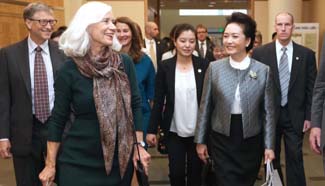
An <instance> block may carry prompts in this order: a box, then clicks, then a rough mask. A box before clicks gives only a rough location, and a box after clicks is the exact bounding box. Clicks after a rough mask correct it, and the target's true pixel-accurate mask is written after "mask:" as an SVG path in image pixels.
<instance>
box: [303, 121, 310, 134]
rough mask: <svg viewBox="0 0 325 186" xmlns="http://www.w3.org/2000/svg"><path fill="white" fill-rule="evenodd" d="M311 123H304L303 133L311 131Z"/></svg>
mask: <svg viewBox="0 0 325 186" xmlns="http://www.w3.org/2000/svg"><path fill="white" fill-rule="evenodd" d="M310 126H311V123H310V121H308V120H305V121H304V128H303V129H302V132H307V131H308V130H309V129H310Z"/></svg>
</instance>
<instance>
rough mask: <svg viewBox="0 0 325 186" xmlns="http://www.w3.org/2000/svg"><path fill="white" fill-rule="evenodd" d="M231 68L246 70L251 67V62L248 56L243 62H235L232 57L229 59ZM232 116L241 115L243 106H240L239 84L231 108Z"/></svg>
mask: <svg viewBox="0 0 325 186" xmlns="http://www.w3.org/2000/svg"><path fill="white" fill-rule="evenodd" d="M229 62H230V66H231V67H232V68H234V69H238V70H245V69H247V68H248V67H249V65H250V63H251V60H250V58H249V57H248V56H246V57H245V58H244V59H243V60H242V61H241V62H237V61H234V60H233V59H232V58H231V57H229ZM231 113H232V114H241V113H242V109H241V104H240V91H239V83H238V85H237V88H236V93H235V99H234V102H233V103H232V106H231Z"/></svg>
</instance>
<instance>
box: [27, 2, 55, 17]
mask: <svg viewBox="0 0 325 186" xmlns="http://www.w3.org/2000/svg"><path fill="white" fill-rule="evenodd" d="M40 11H44V12H47V13H49V14H53V9H52V8H51V7H49V6H48V5H47V4H45V3H41V2H35V3H29V4H28V5H27V6H26V7H25V8H24V12H23V18H24V20H26V19H31V18H33V16H34V14H35V13H36V12H40Z"/></svg>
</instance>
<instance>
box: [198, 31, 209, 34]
mask: <svg viewBox="0 0 325 186" xmlns="http://www.w3.org/2000/svg"><path fill="white" fill-rule="evenodd" d="M196 33H198V34H205V33H207V32H206V31H199V32H196Z"/></svg>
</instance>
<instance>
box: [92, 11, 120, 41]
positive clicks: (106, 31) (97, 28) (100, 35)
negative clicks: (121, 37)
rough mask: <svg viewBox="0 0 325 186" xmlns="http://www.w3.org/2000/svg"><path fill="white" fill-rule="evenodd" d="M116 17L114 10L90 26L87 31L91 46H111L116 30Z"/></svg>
mask: <svg viewBox="0 0 325 186" xmlns="http://www.w3.org/2000/svg"><path fill="white" fill-rule="evenodd" d="M114 23H115V19H114V17H113V13H112V12H108V13H107V14H106V15H105V16H104V18H103V19H102V21H100V22H98V23H94V24H91V25H89V26H88V28H87V32H88V34H89V37H90V45H91V46H99V47H102V46H111V45H112V44H113V37H114V34H115V31H116V27H115V25H114Z"/></svg>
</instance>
